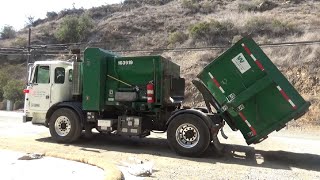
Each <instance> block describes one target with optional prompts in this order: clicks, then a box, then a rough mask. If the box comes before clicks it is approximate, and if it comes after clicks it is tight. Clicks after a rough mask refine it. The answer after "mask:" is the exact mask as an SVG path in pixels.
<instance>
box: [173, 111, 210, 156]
mask: <svg viewBox="0 0 320 180" xmlns="http://www.w3.org/2000/svg"><path fill="white" fill-rule="evenodd" d="M167 139H168V142H169V145H170V147H171V148H172V149H173V150H174V151H175V152H176V153H178V154H179V155H182V156H189V157H199V156H201V155H202V154H203V153H204V152H205V151H206V150H207V149H208V146H209V144H210V132H209V127H208V126H207V125H206V124H205V122H204V121H203V120H202V119H201V118H200V117H198V116H196V115H193V114H181V115H178V116H177V117H175V118H174V119H173V120H172V121H171V123H170V124H169V127H168V131H167Z"/></svg>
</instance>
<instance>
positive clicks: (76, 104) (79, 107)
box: [45, 102, 85, 127]
mask: <svg viewBox="0 0 320 180" xmlns="http://www.w3.org/2000/svg"><path fill="white" fill-rule="evenodd" d="M60 108H69V109H72V110H74V111H75V112H76V113H77V114H78V116H79V118H80V119H79V120H80V122H81V124H82V125H84V122H85V118H84V117H85V116H84V111H83V110H82V105H81V103H80V102H59V103H56V104H54V105H52V106H51V107H50V108H49V110H48V111H47V114H46V121H45V126H46V127H49V120H50V117H51V115H52V114H53V113H54V111H56V110H57V109H60Z"/></svg>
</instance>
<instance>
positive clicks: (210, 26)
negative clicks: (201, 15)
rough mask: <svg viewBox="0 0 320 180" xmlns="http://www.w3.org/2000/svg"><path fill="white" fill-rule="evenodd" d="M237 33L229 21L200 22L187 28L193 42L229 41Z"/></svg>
mask: <svg viewBox="0 0 320 180" xmlns="http://www.w3.org/2000/svg"><path fill="white" fill-rule="evenodd" d="M237 32H238V30H237V29H236V28H235V27H234V24H233V23H232V22H230V21H221V22H219V21H215V20H212V21H210V22H200V23H197V24H194V25H192V26H190V28H189V33H190V36H191V37H192V38H193V39H194V40H204V41H207V42H208V43H213V42H224V41H229V39H230V38H232V37H233V35H234V34H236V33H237Z"/></svg>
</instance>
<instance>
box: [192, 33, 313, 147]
mask: <svg viewBox="0 0 320 180" xmlns="http://www.w3.org/2000/svg"><path fill="white" fill-rule="evenodd" d="M197 77H198V78H199V79H200V80H201V81H202V82H203V84H204V85H205V86H206V88H207V89H208V90H209V91H210V93H211V94H212V96H213V98H214V100H215V101H216V103H217V104H218V105H219V108H218V109H217V111H218V113H219V114H220V115H221V116H222V117H223V118H224V119H225V120H226V122H227V123H228V125H229V126H233V127H232V129H234V130H237V129H239V130H240V131H241V133H242V134H243V137H244V138H245V139H246V142H247V144H252V143H259V142H261V141H262V140H264V139H265V138H266V137H267V135H268V134H270V133H271V132H272V131H275V130H280V129H281V128H283V127H284V126H285V124H286V123H287V122H289V121H290V120H293V119H297V118H299V117H300V116H302V115H303V114H305V113H306V112H307V111H308V108H309V106H310V103H309V102H306V101H305V100H304V99H303V98H302V97H301V96H300V94H299V93H298V92H297V91H296V89H295V88H294V87H293V86H292V85H291V84H290V83H289V81H288V80H287V79H286V78H285V77H284V75H283V74H282V73H281V72H280V71H279V70H278V69H277V67H276V66H275V65H274V64H273V63H272V62H271V60H270V59H269V58H268V57H267V56H266V55H265V54H264V52H263V51H262V50H261V49H260V47H259V46H258V45H257V44H256V43H255V42H254V41H253V40H252V39H251V38H243V39H241V40H240V41H239V42H237V43H236V44H235V45H234V46H232V47H231V48H230V49H228V50H227V51H226V52H224V53H223V54H222V55H221V56H219V57H218V58H216V59H215V60H213V61H212V62H211V63H210V64H208V65H207V66H206V67H205V68H204V69H203V71H202V72H201V73H200V74H199V75H198V76H197Z"/></svg>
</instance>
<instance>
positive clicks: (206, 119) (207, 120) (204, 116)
mask: <svg viewBox="0 0 320 180" xmlns="http://www.w3.org/2000/svg"><path fill="white" fill-rule="evenodd" d="M181 114H193V115H196V116H198V117H199V118H201V119H202V120H203V121H204V123H205V124H206V125H207V126H208V128H210V129H211V128H212V127H215V124H214V123H213V122H212V120H211V119H210V117H209V116H208V115H207V114H205V113H203V112H202V111H200V110H197V109H182V110H178V111H176V112H174V114H173V115H171V116H170V118H169V119H168V121H167V123H166V126H167V127H168V125H169V124H170V122H171V121H173V120H174V118H175V117H177V116H179V115H181Z"/></svg>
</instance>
